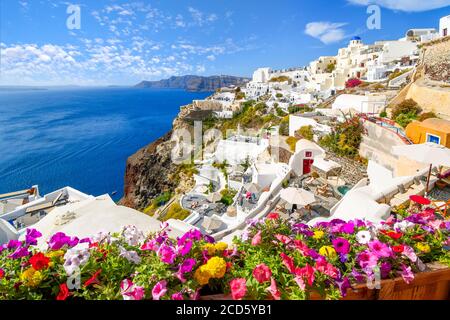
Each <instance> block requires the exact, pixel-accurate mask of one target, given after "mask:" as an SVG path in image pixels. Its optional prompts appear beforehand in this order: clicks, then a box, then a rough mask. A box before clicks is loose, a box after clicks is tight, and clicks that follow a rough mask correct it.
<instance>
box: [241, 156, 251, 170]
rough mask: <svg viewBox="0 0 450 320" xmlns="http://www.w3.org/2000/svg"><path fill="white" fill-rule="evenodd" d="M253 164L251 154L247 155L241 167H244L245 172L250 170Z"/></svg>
mask: <svg viewBox="0 0 450 320" xmlns="http://www.w3.org/2000/svg"><path fill="white" fill-rule="evenodd" d="M251 166H252V162H251V161H250V156H247V157H246V158H245V160H244V161H243V162H242V163H241V167H242V168H243V169H244V172H245V171H247V170H248V168H250V167H251Z"/></svg>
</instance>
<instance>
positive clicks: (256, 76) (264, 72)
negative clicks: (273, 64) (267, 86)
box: [252, 68, 270, 83]
mask: <svg viewBox="0 0 450 320" xmlns="http://www.w3.org/2000/svg"><path fill="white" fill-rule="evenodd" d="M269 80H270V68H259V69H257V70H256V71H255V72H254V73H253V79H252V82H257V83H267V82H268V81H269Z"/></svg>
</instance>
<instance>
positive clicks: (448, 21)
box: [439, 15, 450, 37]
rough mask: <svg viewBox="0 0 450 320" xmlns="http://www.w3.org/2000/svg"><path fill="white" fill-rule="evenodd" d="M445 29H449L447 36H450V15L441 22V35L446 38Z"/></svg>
mask: <svg viewBox="0 0 450 320" xmlns="http://www.w3.org/2000/svg"><path fill="white" fill-rule="evenodd" d="M444 29H447V36H449V35H450V15H448V16H446V17H442V18H441V20H440V21H439V34H440V35H441V37H443V36H444Z"/></svg>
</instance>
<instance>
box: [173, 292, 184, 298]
mask: <svg viewBox="0 0 450 320" xmlns="http://www.w3.org/2000/svg"><path fill="white" fill-rule="evenodd" d="M172 300H184V298H183V294H182V293H181V292H177V293H174V294H173V295H172Z"/></svg>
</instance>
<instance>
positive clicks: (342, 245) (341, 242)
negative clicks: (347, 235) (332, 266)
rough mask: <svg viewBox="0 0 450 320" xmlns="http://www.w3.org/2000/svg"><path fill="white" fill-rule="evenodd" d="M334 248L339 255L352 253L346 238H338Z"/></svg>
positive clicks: (334, 241)
mask: <svg viewBox="0 0 450 320" xmlns="http://www.w3.org/2000/svg"><path fill="white" fill-rule="evenodd" d="M332 243H333V247H334V249H335V250H336V252H337V253H341V254H344V255H345V254H347V253H348V252H349V251H350V242H348V240H347V239H344V238H336V239H334V240H333V241H332Z"/></svg>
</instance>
